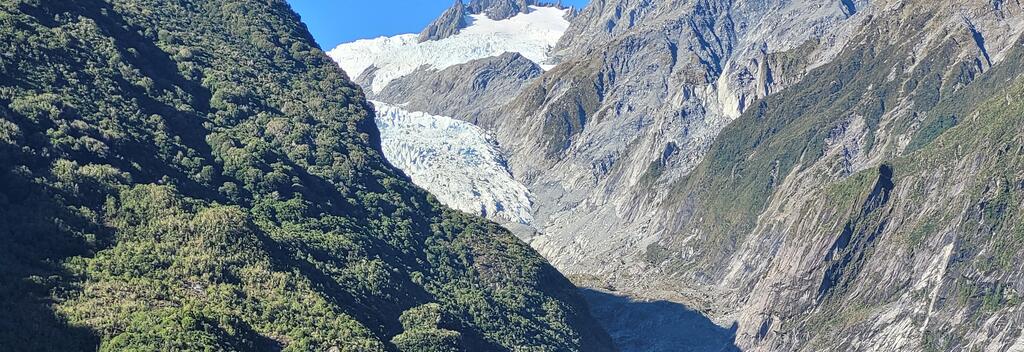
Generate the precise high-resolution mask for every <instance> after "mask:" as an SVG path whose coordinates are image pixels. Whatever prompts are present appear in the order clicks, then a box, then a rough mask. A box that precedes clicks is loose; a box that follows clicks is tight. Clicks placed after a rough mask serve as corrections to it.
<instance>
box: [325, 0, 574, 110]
mask: <svg viewBox="0 0 1024 352" xmlns="http://www.w3.org/2000/svg"><path fill="white" fill-rule="evenodd" d="M530 9H531V11H530V12H529V13H523V14H519V15H516V16H514V17H511V18H509V19H506V20H500V21H496V20H492V19H490V18H488V17H487V15H485V14H477V15H469V20H468V22H469V25H468V26H466V28H463V29H462V30H460V31H459V33H458V34H456V35H453V36H451V37H448V38H444V39H440V40H431V41H426V42H422V43H419V42H418V41H419V35H418V34H401V35H397V36H393V37H380V38H376V39H364V40H358V41H355V42H351V43H345V44H341V45H339V46H338V47H336V48H334V49H333V50H331V51H329V52H328V55H330V56H331V58H333V59H334V61H335V62H337V63H338V64H339V65H340V66H341V68H342V69H344V70H345V72H347V73H348V74H349V75H350V76H352V77H353V78H354V77H358V76H359V75H360V74H362V73H363V71H365V70H366V69H367V68H369V67H371V66H374V67H376V68H377V70H376V72H375V73H374V78H373V84H372V86H371V87H368V88H370V89H371V90H372V91H373V92H380V91H381V90H383V89H384V87H386V86H387V85H388V83H390V82H391V81H393V80H395V79H397V78H400V77H402V76H405V75H408V74H410V73H413V72H415V71H416V70H417V69H420V68H426V69H437V70H442V69H445V68H448V67H451V66H454V65H459V64H464V63H467V62H470V61H473V60H478V59H483V58H487V57H494V56H499V55H501V54H504V53H506V52H517V53H519V54H522V55H523V56H524V57H526V58H527V59H529V60H531V61H533V62H535V63H537V64H538V65H541V67H542V68H544V69H545V70H548V69H550V68H551V67H552V66H551V65H549V64H548V61H549V56H548V52H549V51H550V49H551V48H552V47H554V46H555V44H557V43H558V40H559V39H560V38H561V37H562V35H563V34H565V31H566V30H567V29H568V28H569V20H568V19H567V18H568V15H569V11H570V10H569V9H560V8H557V7H538V6H531V7H530Z"/></svg>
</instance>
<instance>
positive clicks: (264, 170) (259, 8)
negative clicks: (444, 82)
mask: <svg viewBox="0 0 1024 352" xmlns="http://www.w3.org/2000/svg"><path fill="white" fill-rule="evenodd" d="M0 21H2V22H3V23H4V25H3V26H2V27H0V38H2V42H3V43H4V44H5V48H6V49H5V50H4V51H3V53H0V166H2V167H0V311H3V312H4V313H5V314H4V316H3V318H0V350H5V351H50V350H52V351H77V350H104V351H120V350H145V351H150V350H173V351H179V350H224V351H228V350H231V351H251V350H260V351H263V350H266V351H278V350H287V351H309V350H319V351H512V350H537V351H606V350H613V348H612V347H610V345H611V343H610V341H609V340H608V336H607V335H606V334H605V333H604V332H603V331H602V329H601V328H600V327H598V326H597V325H596V324H595V322H594V320H593V319H592V318H591V317H590V315H589V313H588V308H587V306H586V304H585V303H584V301H583V300H582V299H581V298H580V295H579V294H578V292H577V291H576V288H575V287H574V286H573V285H572V284H571V283H570V282H569V281H568V280H567V279H566V278H565V277H563V276H562V275H561V274H560V273H558V272H557V271H556V270H555V269H554V268H553V267H551V266H550V265H549V264H548V263H547V262H545V261H544V260H543V258H541V257H540V256H539V255H538V254H537V253H536V252H534V251H533V250H532V249H530V248H529V247H528V246H526V245H525V244H523V243H522V242H520V241H519V240H518V239H516V238H515V237H514V236H513V235H511V234H510V233H509V232H508V231H506V230H504V229H502V228H501V227H499V226H497V225H495V224H493V223H490V222H487V221H485V220H483V219H481V218H478V217H474V216H469V215H466V214H465V213H462V212H459V211H455V210H452V209H450V208H447V207H445V206H443V205H441V204H440V203H439V202H438V201H437V199H436V198H435V197H433V196H431V195H429V194H428V193H426V192H425V191H423V190H421V189H419V188H418V187H416V186H415V185H413V184H412V183H411V182H410V180H409V179H408V178H407V177H405V176H403V175H402V173H401V172H400V171H399V170H397V169H395V168H394V167H392V166H390V164H389V163H388V162H387V161H386V160H385V159H384V156H383V154H384V151H383V149H382V146H381V140H382V138H388V135H386V134H385V135H382V134H381V133H380V131H379V130H378V129H377V127H376V123H375V117H374V115H375V111H374V110H373V108H372V106H371V105H370V103H368V102H367V101H366V99H365V97H364V95H363V94H362V93H361V89H360V88H359V87H357V86H356V85H354V84H352V83H351V82H350V81H349V79H348V77H347V76H346V75H345V74H344V72H343V71H342V70H340V69H339V68H338V67H337V66H336V65H335V64H334V63H333V62H332V61H330V59H329V57H328V56H327V55H326V54H325V53H324V52H323V51H321V50H320V49H319V48H318V47H317V45H316V44H315V43H314V41H313V39H312V38H311V36H310V34H309V33H308V31H307V30H306V27H305V26H304V25H303V24H302V23H301V22H300V20H299V18H298V16H297V15H296V14H294V13H293V12H292V11H291V9H290V7H289V6H288V5H287V4H286V3H285V2H284V1H280V0H217V1H214V0H141V1H139V0H76V1H39V0H3V1H0ZM382 111H387V110H384V109H382ZM492 161H493V160H492Z"/></svg>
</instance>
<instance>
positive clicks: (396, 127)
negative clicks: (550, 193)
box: [373, 101, 533, 225]
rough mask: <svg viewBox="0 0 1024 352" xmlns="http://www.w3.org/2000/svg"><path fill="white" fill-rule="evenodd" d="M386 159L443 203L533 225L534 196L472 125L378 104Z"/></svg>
mask: <svg viewBox="0 0 1024 352" xmlns="http://www.w3.org/2000/svg"><path fill="white" fill-rule="evenodd" d="M373 105H374V106H375V107H376V110H377V128H379V129H380V133H381V144H382V147H383V149H384V156H385V157H386V158H387V159H388V161H390V162H391V164H392V165H394V166H395V167H397V168H399V169H401V170H402V171H404V172H405V174H406V175H408V176H409V177H410V178H412V181H413V183H415V184H416V185H418V186H420V187H423V188H424V189H426V190H427V191H429V192H430V193H433V194H434V196H436V197H437V199H438V200H440V201H441V202H442V203H444V204H446V205H448V206H450V207H452V208H455V209H458V210H462V211H464V212H467V213H471V214H479V215H482V216H484V217H487V218H489V219H491V220H495V221H508V222H514V223H520V224H527V225H529V224H531V223H532V222H533V215H531V204H532V202H531V195H530V192H529V190H528V189H527V188H526V186H524V185H523V184H521V183H519V182H518V181H516V180H515V179H514V178H513V177H512V174H511V173H510V172H509V170H508V167H507V166H506V164H505V160H504V158H502V156H501V150H500V149H499V147H498V143H497V141H496V140H495V139H494V137H493V136H491V135H490V134H488V133H487V132H486V131H485V130H484V129H482V128H480V127H477V126H476V125H473V124H471V123H468V122H464V121H460V120H456V119H453V118H450V117H447V116H435V115H430V114H427V113H424V112H414V111H407V110H405V109H403V108H401V107H399V106H396V105H392V104H388V103H383V102H378V101H374V102H373Z"/></svg>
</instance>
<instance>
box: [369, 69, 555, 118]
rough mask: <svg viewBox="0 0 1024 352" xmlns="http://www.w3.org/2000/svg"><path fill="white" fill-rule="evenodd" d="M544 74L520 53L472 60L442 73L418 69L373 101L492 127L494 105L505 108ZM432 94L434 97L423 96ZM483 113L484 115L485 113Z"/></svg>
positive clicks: (390, 85) (379, 94)
mask: <svg viewBox="0 0 1024 352" xmlns="http://www.w3.org/2000/svg"><path fill="white" fill-rule="evenodd" d="M543 72H544V71H543V70H541V68H540V66H538V65H537V64H535V63H533V62H532V61H530V60H528V59H526V58H525V57H523V56H522V55H520V54H519V53H505V54H502V55H500V56H496V57H490V58H484V59H480V60H475V61H471V62H469V63H466V64H464V65H457V66H452V67H450V68H446V69H444V70H440V71H438V70H420V71H416V72H414V73H412V74H410V75H408V76H405V77H402V78H399V79H396V80H394V81H393V82H391V84H388V85H387V87H385V88H384V90H382V91H381V92H380V93H377V94H373V96H374V98H375V99H379V100H383V101H391V102H396V103H400V104H402V106H403V107H405V108H407V109H409V110H413V111H431V112H433V113H436V114H441V115H445V116H452V117H455V118H457V119H460V120H463V121H469V122H472V123H475V124H477V125H480V126H483V127H488V126H493V125H494V124H495V123H496V121H494V120H493V119H487V120H482V119H481V118H491V117H493V114H490V113H489V112H491V111H493V109H494V107H495V106H504V105H505V104H508V103H509V102H510V101H511V100H512V99H514V98H515V95H514V94H509V92H518V91H519V90H521V89H522V88H523V86H525V85H526V84H528V82H529V81H530V80H532V79H534V78H537V77H539V76H540V75H541V74H542V73H543ZM422 92H434V93H435V94H422ZM485 112H486V113H485Z"/></svg>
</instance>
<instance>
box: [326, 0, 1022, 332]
mask: <svg viewBox="0 0 1024 352" xmlns="http://www.w3.org/2000/svg"><path fill="white" fill-rule="evenodd" d="M1022 33H1024V5H1022V4H1021V3H1020V2H1017V1H997V2H990V1H981V0H944V1H923V0H878V1H866V0H834V1H772V0H768V1H766V0H733V1H724V0H700V1H683V0H595V1H593V2H592V3H591V4H590V5H589V6H588V7H587V8H585V9H584V10H583V11H582V12H580V13H579V14H578V15H576V16H575V17H572V22H571V24H570V25H569V26H568V28H567V29H566V31H565V33H564V34H563V35H562V36H561V37H560V38H559V39H558V45H557V46H556V47H554V48H552V49H551V50H550V51H548V52H547V56H548V57H550V59H549V61H547V63H549V64H553V65H554V64H556V65H555V66H554V67H552V68H549V69H547V70H545V71H544V72H543V73H542V74H539V75H535V74H533V73H532V71H530V70H528V69H527V68H526V65H519V64H515V65H513V64H510V63H514V62H515V61H512V60H513V59H515V58H514V56H506V59H498V58H494V57H495V56H497V55H491V58H489V59H481V60H478V61H474V62H471V63H469V62H467V63H463V64H459V65H453V66H450V67H446V68H444V69H424V70H419V71H418V72H413V73H411V74H409V75H405V76H404V77H403V78H402V79H400V80H393V81H391V82H389V84H387V85H384V86H383V87H378V88H379V89H374V91H375V92H376V93H377V94H378V95H377V96H376V97H375V98H376V99H379V100H382V101H385V102H388V103H392V104H408V105H409V106H414V109H415V110H418V111H425V112H427V113H432V114H442V115H446V116H452V117H455V118H459V119H463V120H465V121H469V122H473V123H476V124H478V125H479V126H481V127H484V128H486V129H488V130H490V131H491V132H492V133H494V134H495V135H496V137H497V141H498V142H499V144H500V146H501V148H503V150H504V152H505V153H507V155H508V157H507V159H508V164H509V166H510V170H511V173H512V174H513V175H514V176H515V178H516V179H517V180H518V181H519V182H521V183H523V184H525V185H526V186H527V187H528V188H529V189H530V191H531V193H532V195H533V200H534V214H533V218H534V222H533V224H534V226H535V229H534V230H535V231H525V232H522V233H520V235H521V237H522V238H524V239H527V240H528V241H529V242H530V244H531V245H532V246H533V247H534V248H536V249H537V250H539V251H540V252H541V253H542V254H543V255H544V256H545V257H546V258H548V259H549V260H550V261H551V262H552V263H553V264H554V265H555V266H556V267H557V268H558V269H560V270H561V271H562V272H564V273H566V274H567V275H569V276H570V277H572V278H573V279H574V280H575V281H576V282H577V283H581V284H585V285H591V286H595V287H605V288H613V289H616V290H619V291H620V292H625V293H629V294H632V295H634V296H636V297H642V298H654V299H668V300H672V301H676V302H682V303H686V304H687V305H689V306H691V307H693V308H696V309H698V310H700V311H703V312H705V313H706V314H708V315H709V316H710V317H711V318H712V319H714V320H715V321H717V322H719V323H720V324H722V325H723V326H732V324H734V323H735V324H736V327H737V331H736V335H735V339H736V341H735V343H736V345H737V346H739V347H740V348H743V349H751V350H779V351H788V350H849V349H855V350H892V349H911V350H928V349H934V350H951V349H952V350H959V349H968V350H969V349H984V350H1005V349H1009V348H1011V347H1012V346H1016V347H1012V348H1024V340H1022V338H1021V335H1022V332H1021V328H1020V326H1022V324H1021V321H1020V309H1024V308H1022V306H1021V303H1022V302H1021V299H1020V292H1022V290H1024V286H1021V282H1024V281H1022V280H1021V275H1022V271H1024V268H1022V267H1021V265H1022V264H1021V263H1024V258H1021V254H1020V253H1021V252H1020V251H1019V250H1018V249H1017V248H1016V247H1014V246H1015V245H1013V243H1016V242H1017V241H1018V237H1019V235H1020V231H1019V226H1018V225H1017V224H1019V223H1020V221H1019V220H1018V219H1017V217H1018V216H1019V214H1020V211H1021V210H1020V209H1021V208H1022V206H1024V205H1022V203H1021V199H1020V195H1021V192H1024V189H1022V187H1024V184H1022V183H1021V181H1022V180H1024V179H1022V178H1024V175H1022V174H1021V173H1020V171H1019V168H1017V167H1015V166H1014V165H1016V163H1017V162H1018V161H1019V158H1020V155H1019V153H1018V152H1019V149H1020V148H1021V143H1022V140H1021V137H1020V129H1019V123H1017V122H1016V120H1014V119H1015V118H1016V116H1020V113H1019V110H1018V109H1019V106H1018V104H1017V102H1019V101H1020V99H1021V97H1022V96H1021V94H1020V93H1021V92H1020V89H1019V86H1020V84H1021V83H1020V80H1021V71H1020V70H1021V69H1022V65H1024V64H1022V62H1024V61H1022V60H1021V58H1020V56H1019V55H1021V52H1022V50H1024V49H1022V45H1024V43H1022V42H1021V40H1022V39H1021V35H1022ZM343 66H344V65H343ZM499 67H507V68H508V69H507V70H502V69H500V68H499ZM456 77H474V78H481V77H482V78H486V79H487V80H488V81H489V80H495V81H496V82H497V84H494V85H487V84H480V85H478V84H473V85H469V84H464V83H463V84H457V83H455V82H456V81H457V80H456ZM447 82H451V83H447ZM413 87H415V88H413ZM427 87H429V88H430V90H426V89H424V90H423V91H424V92H429V93H428V94H416V91H417V90H418V89H423V88H427ZM465 97H479V99H481V101H483V102H485V103H484V104H477V103H476V100H474V99H466V98H465ZM613 335H616V333H615V332H613ZM622 335H623V336H625V335H629V334H622Z"/></svg>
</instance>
